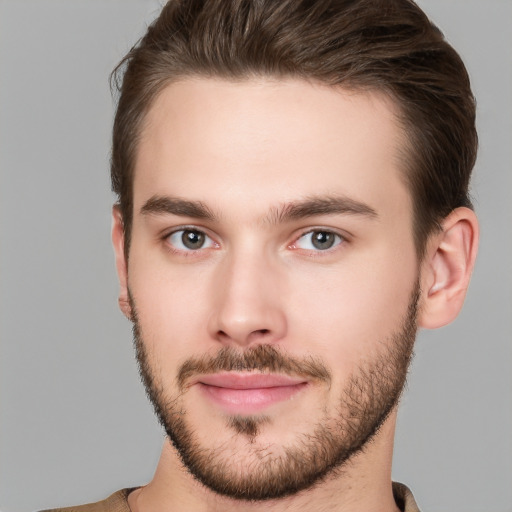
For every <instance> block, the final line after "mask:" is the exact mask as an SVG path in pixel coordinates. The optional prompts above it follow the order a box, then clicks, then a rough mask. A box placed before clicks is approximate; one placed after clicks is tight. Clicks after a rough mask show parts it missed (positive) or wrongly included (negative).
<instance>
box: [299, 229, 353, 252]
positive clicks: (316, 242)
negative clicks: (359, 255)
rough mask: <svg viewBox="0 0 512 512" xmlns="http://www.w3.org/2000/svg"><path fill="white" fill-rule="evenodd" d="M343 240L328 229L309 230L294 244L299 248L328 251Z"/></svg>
mask: <svg viewBox="0 0 512 512" xmlns="http://www.w3.org/2000/svg"><path fill="white" fill-rule="evenodd" d="M342 241H343V238H342V237H341V236H340V235H338V234H336V233H333V232H332V231H326V230H321V229H319V230H315V231H309V232H308V233H305V234H304V235H302V236H301V237H300V238H299V239H298V240H297V241H296V242H295V243H294V244H293V246H294V247H295V248H297V249H305V250H307V251H327V250H328V249H332V248H333V247H336V246H337V245H339V244H340V243H341V242H342Z"/></svg>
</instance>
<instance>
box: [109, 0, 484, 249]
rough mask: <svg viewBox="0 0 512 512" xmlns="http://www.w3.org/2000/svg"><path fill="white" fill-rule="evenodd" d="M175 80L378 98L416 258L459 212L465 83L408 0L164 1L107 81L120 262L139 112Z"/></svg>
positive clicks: (470, 106) (467, 158)
mask: <svg viewBox="0 0 512 512" xmlns="http://www.w3.org/2000/svg"><path fill="white" fill-rule="evenodd" d="M187 77H204V78H209V77H218V78H223V79H227V80H233V81H239V80H246V79H250V78H251V77H274V78H299V79H306V80H310V81H317V82H320V83H323V84H327V85H330V86H342V87H345V88H349V89H356V90H370V91H380V92H383V93H385V94H387V95H388V96H389V97H390V98H391V99H392V101H393V102H394V104H395V105H396V106H397V107H398V112H399V114H398V118H399V119H398V121H399V123H400V125H401V127H402V129H403V130H404V133H405V135H406V137H405V138H406V140H407V143H406V146H407V147H405V148H403V150H402V153H403V154H402V157H403V169H402V172H403V176H404V180H405V183H406V184H407V186H408V188H409V190H410V192H411V196H412V200H413V205H414V212H413V214H414V238H415V244H416V251H417V253H418V256H419V257H421V256H422V255H423V253H424V249H425V243H426V240H427V238H428V236H429V235H430V234H431V233H432V232H434V231H435V230H437V229H439V227H440V221H441V220H442V219H443V218H444V217H446V216H447V215H448V214H449V213H450V212H451V211H452V210H453V209H454V208H457V207H459V206H467V207H471V202H470V199H469V196H468V187H469V180H470V176H471V170H472V168H473V166H474V163H475V159H476V151H477V134H476V129H475V100H474V97H473V94H472V92H471V88H470V83H469V77H468V74H467V71H466V68H465V67H464V64H463V62H462V60H461V59H460V57H459V55H458V54H457V53H456V51H455V50H454V49H453V48H452V47H451V46H450V45H449V44H448V43H447V42H446V40H445V39H444V37H443V34H442V33H441V31H440V30H439V29H438V28H437V27H436V26H435V25H433V24H432V23H431V22H430V20H429V19H428V18H427V16H426V15H425V14H424V13H423V12H422V11H421V9H420V8H419V7H418V6H417V5H416V4H415V3H414V2H413V1H412V0H170V1H169V2H168V3H167V4H166V5H165V7H164V8H163V10H162V12H161V14H160V16H159V17H158V18H157V19H156V20H155V21H154V22H153V23H152V24H151V25H150V26H149V27H148V30H147V32H146V34H145V36H144V37H143V38H142V39H141V40H140V41H139V42H138V43H137V44H136V45H135V46H134V47H133V48H132V49H131V50H130V52H129V53H128V54H127V55H126V56H125V57H124V59H123V60H122V61H121V62H120V63H119V65H118V66H117V67H116V69H115V70H114V71H113V73H112V76H111V83H112V85H113V86H114V87H116V88H117V89H118V92H119V98H118V105H117V112H116V116H115V121H114V128H113V145H112V158H111V178H112V189H113V191H114V192H115V193H116V194H117V196H118V201H119V203H118V204H119V208H120V210H121V214H122V217H123V222H124V232H125V252H126V256H127V257H128V253H129V245H130V233H131V224H132V216H133V190H132V189H133V176H134V166H135V159H136V154H137V146H138V140H139V137H140V134H141V130H142V129H143V123H144V118H145V115H146V113H147V112H148V110H149V109H150V107H151V105H152V103H153V102H154V101H155V98H156V97H157V95H158V94H159V92H160V91H162V90H163V89H164V88H165V87H166V86H167V85H169V84H170V83H172V82H174V81H176V80H179V79H183V78H187Z"/></svg>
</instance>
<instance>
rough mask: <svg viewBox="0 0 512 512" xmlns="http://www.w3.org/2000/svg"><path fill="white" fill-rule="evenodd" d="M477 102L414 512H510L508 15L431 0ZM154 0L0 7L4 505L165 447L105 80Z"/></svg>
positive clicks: (418, 412) (74, 498)
mask: <svg viewBox="0 0 512 512" xmlns="http://www.w3.org/2000/svg"><path fill="white" fill-rule="evenodd" d="M420 3H421V5H422V6H423V7H424V9H425V10H426V11H427V13H428V14H430V15H431V16H432V18H433V19H434V20H435V21H436V22H437V24H438V25H439V26H440V27H441V28H442V29H443V31H444V32H445V33H446V35H447V37H448V39H449V40H450V41H451V42H452V43H453V44H454V46H455V47H456V48H457V49H458V50H459V52H460V53H461V55H462V56H463V58H464V59H465V62H466V63H467V66H468V68H469V71H470V74H471V76H472V80H473V86H474V90H475V93H476V95H477V98H478V105H479V117H478V125H479V130H480V140H481V149H480V154H479V159H478V163H477V166H476V170H475V177H474V180H473V195H474V198H475V204H476V209H477V212H478V214H479V217H480V221H481V228H482V237H481V248H480V255H479V259H478V263H477V267H476V271H475V274H474V279H473V282H472V285H471V288H470V291H469V295H468V298H467V301H466V305H465V309H464V311H463V312H462V314H461V316H460V317H459V319H458V320H457V321H456V322H455V323H454V324H452V325H451V326H449V327H446V328H444V329H441V330H439V331H432V332H422V333H421V334H420V336H419V339H418V343H417V350H416V353H417V356H416V359H415V362H414V365H413V368H412V373H411V377H410V381H409V387H408V391H407V393H406V395H405V397H404V399H403V405H402V409H401V413H400V417H399V425H398V432H397V442H396V454H395V463H394V469H393V475H394V478H395V479H397V480H400V481H403V482H405V483H407V484H408V485H409V486H410V487H411V488H412V489H413V491H414V493H415V496H416V498H417V500H418V502H419V504H420V506H421V507H422V510H424V511H439V512H443V511H444V512H448V511H450V512H453V511H464V512H505V511H509V512H510V511H512V372H511V370H510V368H511V364H512V343H511V338H512V319H511V318H512V315H511V311H512V308H511V302H512V300H511V295H512V293H511V292H512V270H511V268H512V266H511V261H512V250H511V249H512V236H511V235H512V230H511V226H512V205H511V196H512V194H511V191H512V173H511V163H512V151H511V147H512V98H511V91H512V29H511V23H512V2H511V1H510V0H486V1H483V0H449V1H447V0H423V1H421V2H420ZM158 6H159V2H158V1H156V0H155V1H149V0H44V1H42V0H0V143H1V147H0V169H1V175H0V180H1V181H0V220H1V223H0V229H1V232H0V244H1V251H0V279H1V283H0V285H1V286H0V290H1V299H0V326H1V332H0V335H1V345H0V351H1V352H0V400H1V409H0V411H1V417H0V435H1V437H0V510H2V511H3V512H7V511H13V512H28V511H30V510H35V509H38V508H44V507H49V506H57V505H65V504H69V505H70V504H77V503H81V502H88V501H95V500H97V499H101V498H103V497H105V496H107V495H109V494H110V493H111V492H113V491H115V490H117V489H119V488H121V487H126V486H132V485H140V484H143V483H145V482H147V481H148V480H149V479H150V478H151V476H152V472H153V469H154V467H155V465H156V462H157V460H158V455H159V451H160V446H161V443H162V440H163V434H162V432H161V431H160V428H159V427H158V425H157V422H156V420H155V419H154V417H153V414H152V411H151V409H150V407H149V405H148V404H147V403H146V398H145V396H144V392H143V390H142V386H141V385H140V384H139V380H138V375H137V371H136V367H135V364H134V361H133V354H132V348H131V332H130V325H129V324H128V322H127V321H126V320H125V319H124V317H123V316H122V315H121V313H120V312H119V311H118V309H117V301H116V298H117V281H116V277H115V272H114V259H113V255H112V250H111V247H110V206H111V203H112V201H113V197H112V195H111V193H110V191H109V177H108V156H109V137H110V126H111V118H112V113H113V108H112V101H111V98H110V92H109V88H108V83H107V78H108V74H109V72H110V70H111V69H112V68H113V66H114V65H115V64H116V63H117V61H118V60H119V59H120V58H121V57H122V56H123V55H124V53H125V52H126V51H127V50H128V48H129V47H130V46H131V44H133V43H134V42H135V41H136V39H137V38H138V37H139V36H140V35H141V34H142V33H143V31H144V27H145V25H146V23H148V22H149V21H150V20H151V19H152V18H153V17H154V16H155V15H156V13H157V12H158Z"/></svg>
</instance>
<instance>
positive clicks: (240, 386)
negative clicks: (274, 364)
mask: <svg viewBox="0 0 512 512" xmlns="http://www.w3.org/2000/svg"><path fill="white" fill-rule="evenodd" d="M194 383H195V384H197V385H198V387H199V389H200V390H201V392H202V394H203V396H205V398H206V399H208V400H209V401H211V402H213V403H214V404H215V405H216V406H218V407H220V408H221V409H223V410H224V411H225V412H228V413H230V414H254V413H258V412H261V411H263V410H264V409H266V408H268V407H270V406H271V405H275V404H277V403H279V402H283V401H286V400H289V399H290V398H291V397H292V396H294V395H295V394H297V393H299V392H300V391H302V390H303V389H304V388H305V387H306V386H307V385H308V382H307V381H306V380H304V378H300V377H291V376H288V375H278V374H260V373H247V372H245V373H244V372H242V373H236V372H226V373H216V374H211V375H201V376H199V377H198V378H197V379H196V380H195V382H194Z"/></svg>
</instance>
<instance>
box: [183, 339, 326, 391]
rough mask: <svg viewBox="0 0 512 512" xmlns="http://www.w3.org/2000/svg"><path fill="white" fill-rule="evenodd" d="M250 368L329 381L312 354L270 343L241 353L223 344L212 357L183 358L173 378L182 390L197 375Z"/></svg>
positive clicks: (324, 369)
mask: <svg viewBox="0 0 512 512" xmlns="http://www.w3.org/2000/svg"><path fill="white" fill-rule="evenodd" d="M251 370H259V371H260V372H262V373H264V372H266V373H284V374H287V375H291V376H297V377H304V378H308V379H314V380H320V381H324V382H327V383H330V381H331V372H330V371H329V369H328V368H327V366H325V365H324V364H323V363H322V361H321V360H320V359H318V358H315V357H313V356H307V357H305V358H301V359H299V358H295V357H291V356H288V355H285V354H283V353H282V352H281V351H280V350H278V349H277V348H275V347H274V346H272V345H258V346H257V347H254V348H250V349H247V350H245V351H244V352H240V351H238V350H236V349H234V348H232V347H223V348H222V349H220V350H219V351H218V352H217V354H215V355H214V356H211V355H204V356H202V357H199V358H190V359H187V360H186V361H185V362H184V363H183V364H182V365H181V366H180V368H179V370H178V375H177V381H178V386H179V389H180V390H181V391H183V390H184V389H185V388H186V385H187V381H188V380H190V379H191V378H192V377H194V376H197V375H206V374H212V373H220V372H231V371H237V372H240V371H251Z"/></svg>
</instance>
